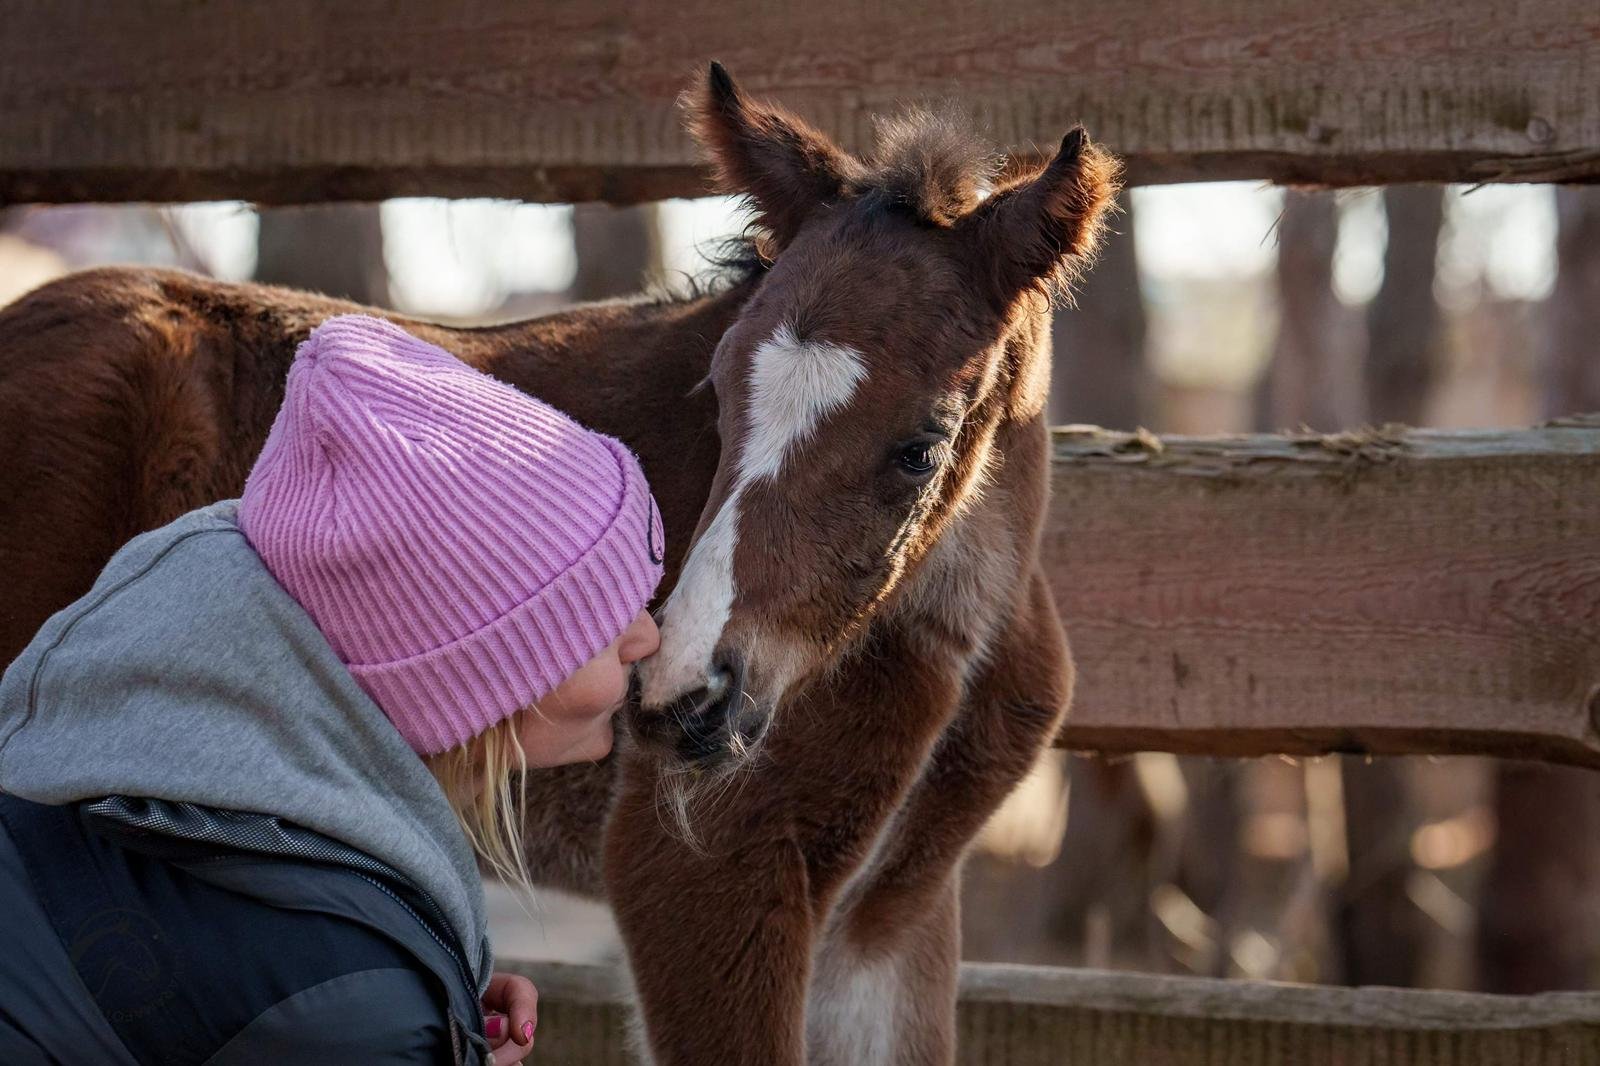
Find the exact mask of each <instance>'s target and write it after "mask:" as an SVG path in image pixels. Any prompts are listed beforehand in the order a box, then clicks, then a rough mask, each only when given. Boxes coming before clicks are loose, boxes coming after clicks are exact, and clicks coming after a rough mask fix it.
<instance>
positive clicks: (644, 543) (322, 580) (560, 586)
mask: <svg viewBox="0 0 1600 1066" xmlns="http://www.w3.org/2000/svg"><path fill="white" fill-rule="evenodd" d="M239 519H240V525H241V527H242V528H243V529H244V532H245V535H246V537H247V538H248V539H249V540H250V543H251V544H252V545H253V546H254V547H255V549H256V551H257V553H258V554H259V555H260V556H261V558H262V560H263V561H264V562H265V563H266V565H267V568H268V569H269V570H270V571H271V572H272V573H273V575H274V576H275V577H276V578H277V579H278V581H279V583H280V584H282V585H283V586H284V588H285V589H287V590H288V591H289V593H290V595H292V596H293V597H294V598H295V600H296V601H298V602H299V603H300V605H301V606H302V607H303V608H305V610H306V611H307V613H308V614H310V615H311V617H312V619H313V620H314V621H315V622H316V623H317V626H318V628H319V629H321V630H322V632H323V633H324V635H326V636H327V638H328V641H329V643H330V644H331V645H332V646H333V649H334V651H335V652H336V653H337V654H338V655H339V657H340V659H341V660H342V661H343V662H344V663H345V664H346V665H347V666H348V667H349V669H350V672H351V674H352V675H353V676H354V677H355V678H356V680H357V682H358V683H360V685H361V686H362V688H363V689H365V690H366V692H367V693H368V694H369V695H370V696H372V698H373V700H374V701H375V702H376V703H377V704H378V706H379V707H381V708H382V709H383V711H384V712H385V713H386V714H387V715H388V716H389V718H390V720H391V721H393V722H394V724H395V726H396V727H397V728H398V729H399V730H400V732H401V734H402V735H403V736H405V738H406V740H407V741H408V742H409V743H410V744H411V746H412V747H413V748H414V749H416V750H417V751H418V752H421V753H423V754H432V753H436V752H440V751H444V750H446V749H448V748H451V747H455V746H456V745H459V744H461V743H464V742H465V741H467V740H469V739H471V738H472V737H473V736H476V735H477V734H478V733H481V732H483V731H484V730H485V729H487V728H489V727H490V726H492V725H494V724H495V723H496V722H498V721H500V720H502V719H504V718H507V717H509V716H510V715H512V714H514V713H515V712H516V711H517V710H519V709H520V708H522V707H525V706H527V705H529V704H531V703H534V702H537V701H538V700H539V699H540V698H542V697H543V696H544V695H546V694H547V693H548V692H550V691H551V690H552V689H554V688H555V687H556V686H557V685H559V684H560V683H561V682H562V681H563V680H565V679H566V678H567V677H569V676H570V675H571V674H572V673H573V672H574V671H575V670H577V669H578V667H580V666H582V665H583V664H584V663H585V662H588V661H589V660H590V659H592V658H593V657H594V656H595V655H596V654H598V653H599V652H600V651H602V650H603V649H604V648H605V647H606V646H607V645H609V644H610V643H611V642H612V641H614V640H615V639H616V638H617V637H618V636H619V635H620V634H621V633H622V631H623V630H624V629H626V628H627V626H628V624H629V623H630V622H631V621H632V619H633V618H634V617H635V616H636V615H637V614H638V612H639V611H640V610H641V609H642V608H643V607H644V606H645V604H646V603H647V602H648V601H649V598H650V596H651V595H652V594H653V592H654V590H655V587H656V585H657V583H659V581H660V579H661V573H662V569H661V557H662V554H663V553H662V550H661V546H662V532H661V525H660V517H659V513H658V511H657V509H656V507H655V501H654V500H653V499H652V498H651V496H650V490H649V487H648V485H647V484H646V483H645V479H644V475H643V473H642V471H641V470H640V469H639V464H638V462H637V460H636V459H635V458H634V457H633V455H632V453H631V452H629V451H628V449H627V448H625V447H624V446H623V445H622V444H620V443H619V442H617V441H615V440H613V439H611V438H609V437H606V436H603V435H601V434H598V433H594V432H592V431H590V430H587V429H584V428H583V427H582V426H580V425H578V424H577V423H576V422H575V421H573V420H572V419H571V418H569V417H567V416H566V415H564V414H562V413H561V412H559V411H556V410H555V409H554V408H552V407H550V406H549V405H548V404H545V403H542V402H540V401H538V400H536V399H534V398H532V397H530V396H527V395H526V394H524V393H521V392H519V391H517V390H516V389H514V388H512V387H511V386H509V385H506V384H504V383H502V382H499V381H497V380H495V379H494V378H492V377H490V376H489V375H487V374H484V373H481V372H480V371H477V370H474V369H472V368H471V367H468V366H467V365H466V364H464V363H462V362H461V361H460V360H458V359H456V358H455V357H454V356H453V355H450V354H449V353H448V352H446V351H444V350H443V349H441V348H438V347H436V346H434V345H431V344H428V343H426V342H424V341H422V340H419V339H418V338H416V337H413V336H411V335H410V334H409V333H406V332H405V331H404V330H402V329H400V328H399V327H398V326H395V325H393V324H391V323H389V322H386V321H383V320H381V319H376V318H369V317H365V316H359V315H344V316H340V317H337V318H332V319H329V320H328V321H327V322H325V323H323V324H322V325H321V326H320V327H318V328H317V329H316V330H315V331H314V332H313V333H312V334H311V336H310V337H308V338H307V339H306V341H305V342H304V343H303V344H302V345H301V347H300V350H299V351H298V352H297V353H296V356H295V361H294V364H293V366H292V367H291V368H290V371H289V380H288V385H287V388H286V392H285V397H284V403H283V407H282V409H281V410H280V411H279V413H278V417H277V420H276V421H275V422H274V423H273V427H272V431H271V433H270V434H269V436H268V439H267V443H266V446H265V447H264V448H263V449H262V453H261V456H260V458H259V459H258V460H257V462H256V466H255V468H254V469H253V470H252V471H251V473H250V477H249V479H248V480H247V482H246V483H245V490H244V495H243V497H242V499H241V500H240V506H239Z"/></svg>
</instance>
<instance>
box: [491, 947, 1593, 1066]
mask: <svg viewBox="0 0 1600 1066" xmlns="http://www.w3.org/2000/svg"><path fill="white" fill-rule="evenodd" d="M504 965H505V966H507V967H508V968H511V969H513V970H515V971H516V972H519V973H524V974H526V975H528V976H529V977H531V978H532V979H533V981H534V983H535V984H536V985H537V986H538V987H539V990H540V1000H539V1036H538V1041H537V1043H536V1044H535V1045H534V1054H535V1055H536V1056H538V1057H539V1058H540V1059H541V1061H545V1062H558V1063H582V1064H585V1066H624V1064H628V1063H631V1062H633V1059H632V1058H630V1057H629V1050H628V1046H627V1041H626V1039H625V1038H624V1035H623V1034H624V1029H625V1024H626V1016H627V1006H626V1004H625V1001H624V996H623V993H622V991H621V982H620V981H619V980H618V977H617V975H616V974H615V973H614V972H613V971H611V970H608V969H606V968H603V967H599V966H575V965H570V964H562V963H548V962H545V963H525V962H511V963H506V964H504ZM956 1026H957V1036H958V1042H959V1047H960V1049H961V1050H960V1054H959V1058H960V1062H961V1063H962V1064H963V1066H1108V1064H1111V1066H1593V1064H1597V1063H1600V995H1594V994H1590V993H1584V992H1557V993H1549V994H1546V995H1541V996H1484V995H1472V994H1469V993H1462V992H1419V991H1414V990H1410V989H1398V988H1330V987H1319V986H1308V985H1283V984H1271V983H1267V982H1261V981H1221V980H1213V979H1207V978H1199V977H1154V976H1150V975H1148V974H1127V973H1109V972H1105V971H1094V970H1061V969H1052V968H1045V967H1035V966H992V965H976V964H971V963H969V964H966V965H964V966H962V968H961V991H960V1005H959V1008H958V1012H957V1019H956Z"/></svg>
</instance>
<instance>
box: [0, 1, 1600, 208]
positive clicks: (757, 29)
mask: <svg viewBox="0 0 1600 1066" xmlns="http://www.w3.org/2000/svg"><path fill="white" fill-rule="evenodd" d="M712 58H715V59H720V60H721V61H722V62H723V63H724V64H726V65H727V66H728V68H729V69H730V70H731V71H732V72H733V74H734V75H735V77H737V78H739V79H740V80H741V82H742V83H743V84H744V85H745V86H746V87H747V88H748V89H749V90H750V91H752V92H754V93H757V94H761V95H771V96H772V97H774V98H777V99H781V100H782V101H783V102H784V103H785V104H788V105H790V106H792V107H794V108H796V109H797V110H799V111H800V112H801V113H802V114H804V115H806V116H807V117H808V118H810V119H812V120H813V121H815V122H816V124H817V125H819V126H820V127H821V128H823V129H825V130H827V131H829V132H830V133H832V134H834V135H835V136H837V137H839V138H841V139H842V140H843V142H844V143H845V144H846V145H847V146H849V147H854V148H861V147H864V146H866V145H868V144H869V143H870V140H871V133H870V119H871V116H872V115H874V114H877V113H882V112H884V111H887V110H891V109H893V108H894V107H896V106H898V105H899V104H901V103H903V102H905V101H908V100H919V99H933V100H938V99H942V98H950V99H954V100H957V101H959V102H960V104H961V106H963V107H965V108H967V109H969V110H970V111H972V112H973V113H974V114H975V115H976V116H977V118H978V119H979V121H980V123H981V125H982V127H983V128H984V129H985V130H986V131H987V132H988V133H989V134H990V135H991V136H992V137H993V138H994V139H995V140H996V141H998V142H999V143H1000V144H1002V145H1003V146H1005V147H1007V148H1010V149H1013V150H1021V151H1023V152H1027V151H1030V150H1032V149H1034V148H1035V147H1036V146H1039V147H1044V148H1049V147H1051V146H1053V145H1054V144H1055V143H1057V142H1058V141H1059V139H1060V137H1061V135H1062V134H1063V133H1064V132H1065V131H1066V130H1067V128H1068V127H1070V126H1071V125H1072V124H1073V123H1074V122H1078V121H1080V120H1081V121H1083V122H1086V123H1088V125H1089V128H1090V131H1091V132H1092V133H1093V134H1094V135H1095V136H1096V137H1097V138H1098V139H1100V140H1102V141H1104V142H1105V143H1106V144H1108V145H1109V146H1111V147H1112V148H1113V149H1115V150H1116V151H1118V152H1120V153H1122V154H1123V155H1124V156H1126V157H1127V159H1128V162H1129V170H1130V176H1131V177H1132V179H1133V180H1134V181H1138V182H1152V181H1184V180H1192V179H1215V178H1270V179H1275V180H1280V181H1290V182H1315V183H1325V184H1367V183H1377V182H1394V181H1419V180H1432V181H1445V180H1448V181H1498V180H1532V181H1550V180H1594V179H1595V178H1596V177H1597V176H1600V93H1596V92H1595V86H1596V85H1600V6H1597V5H1596V4H1595V3H1593V0H1520V2H1518V3H1515V4H1511V3H1504V2H1501V0H1452V2H1451V3H1448V4H1419V3H1400V2H1395V0H1339V2H1338V3H1328V2H1324V0H1275V2H1273V3H1271V4H1263V3H1261V2H1260V0H1133V2H1131V3H1121V4H1066V3H1061V2H1059V0H975V2H967V0H926V2H925V0H889V2H882V0H875V2H868V0H841V2H838V3H827V4H816V3H813V4H798V3H780V4H765V3H763V4H747V3H738V2H734V0H677V2H674V3H668V4H638V3H628V2H624V0H556V2H548V3H540V4H530V3H527V2H525V0H470V2H464V3H453V4H441V3H430V2H422V0H409V2H408V0H400V2H394V0H341V2H340V3H337V4H328V3H324V2H322V0H272V2H271V3H260V2H255V0H116V2H115V3H108V2H106V0H0V203H3V202H6V201H12V202H18V201H29V200H41V201H46V200H47V201H65V200H196V199H227V198H243V199H251V200H258V201H262V202H266V203H284V202H297V201H321V200H335V199H378V198H381V197H386V196H400V195H415V194H428V195H436V196H508V197H513V198H518V199H523V200H593V199H604V200H611V201H614V202H624V201H632V200H647V199H657V198H661V197H666V196H684V195H694V194H696V193H699V192H702V191H703V190H704V188H705V184H704V175H703V173H702V171H701V170H700V169H699V167H698V166H697V163H698V159H697V156H696V154H695V152H694V149H693V147H692V146H691V145H690V143H689V141H688V139H687V138H686V137H685V135H684V133H683V130H682V127H681V123H680V122H679V119H678V115H677V114H676V112H675V108H674V99H675V97H676V95H677V93H678V92H679V91H680V90H681V89H682V88H683V86H684V85H685V84H686V83H687V81H688V79H689V78H690V77H691V76H692V75H693V74H694V72H695V71H696V70H698V69H700V68H702V67H703V65H704V63H705V61H706V60H707V59H712Z"/></svg>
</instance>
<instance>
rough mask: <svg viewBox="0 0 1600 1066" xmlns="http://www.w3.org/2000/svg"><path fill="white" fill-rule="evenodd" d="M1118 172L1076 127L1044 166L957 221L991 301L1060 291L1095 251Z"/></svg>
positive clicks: (1110, 158) (1108, 157) (1112, 159)
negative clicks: (965, 233)
mask: <svg viewBox="0 0 1600 1066" xmlns="http://www.w3.org/2000/svg"><path fill="white" fill-rule="evenodd" d="M1120 170H1121V167H1120V165H1119V164H1118V162H1117V160H1116V158H1115V157H1113V156H1112V155H1111V154H1110V153H1108V152H1106V151H1105V150H1103V149H1101V148H1099V147H1098V146H1096V145H1093V144H1090V143H1089V135H1088V134H1087V133H1085V132H1084V129H1083V127H1082V126H1075V127H1073V129H1072V131H1071V132H1069V133H1068V134H1067V135H1066V136H1065V137H1063V138H1062V139H1061V149H1060V151H1058V152H1057V153H1056V156H1055V158H1054V159H1052V160H1051V161H1050V162H1049V163H1048V164H1047V165H1046V166H1045V168H1044V169H1043V170H1041V171H1039V172H1038V173H1037V174H1036V175H1034V176H1033V177H1032V178H1024V179H1022V180H1020V181H1018V182H1017V183H1016V184H1013V185H1010V186H1008V187H1006V188H1004V189H1001V190H1000V191H998V192H996V193H994V194H993V195H992V196H990V197H989V198H988V199H987V200H986V201H984V203H983V205H982V206H981V207H979V208H978V209H977V210H976V211H973V212H972V213H971V214H970V215H968V216H967V217H966V218H964V219H963V220H962V222H961V226H962V228H964V229H969V230H970V231H971V236H970V238H969V239H970V240H971V242H972V243H971V245H970V247H971V248H972V251H973V254H974V256H975V259H976V263H977V271H978V274H979V276H980V277H983V278H985V279H987V280H988V281H989V282H990V285H991V288H992V290H993V295H994V296H995V298H996V299H998V300H999V301H1000V302H1001V303H1002V304H1010V302H1011V301H1013V300H1015V299H1016V298H1017V297H1018V296H1020V295H1021V294H1022V293H1024V292H1026V291H1028V290H1034V291H1040V292H1045V293H1051V294H1053V293H1055V292H1057V291H1061V292H1062V293H1063V294H1065V290H1066V289H1067V287H1068V286H1069V285H1070V283H1071V282H1072V281H1073V280H1074V279H1075V278H1077V276H1078V275H1079V274H1080V273H1082V272H1083V270H1084V269H1086V268H1087V267H1088V265H1089V264H1090V263H1091V262H1092V261H1093V260H1094V256H1095V253H1096V252H1097V251H1098V250H1099V248H1100V240H1101V237H1102V235H1103V233H1104V230H1105V224H1106V218H1107V216H1108V215H1109V214H1110V211H1111V210H1112V209H1113V208H1112V205H1113V203H1114V201H1115V200H1116V196H1117V191H1118V187H1119V185H1118V180H1117V179H1118V174H1119V172H1120Z"/></svg>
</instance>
